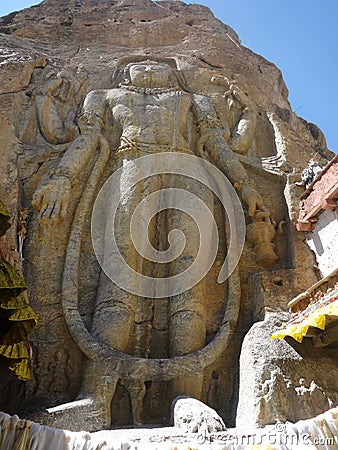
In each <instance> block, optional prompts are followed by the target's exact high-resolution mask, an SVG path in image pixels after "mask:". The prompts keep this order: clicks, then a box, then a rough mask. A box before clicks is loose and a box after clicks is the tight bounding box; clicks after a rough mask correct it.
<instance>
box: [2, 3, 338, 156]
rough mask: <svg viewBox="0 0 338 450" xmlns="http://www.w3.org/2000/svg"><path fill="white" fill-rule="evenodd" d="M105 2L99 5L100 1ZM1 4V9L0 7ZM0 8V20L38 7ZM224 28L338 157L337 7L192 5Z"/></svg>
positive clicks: (308, 5) (232, 4) (14, 4)
mask: <svg viewBox="0 0 338 450" xmlns="http://www.w3.org/2000/svg"><path fill="white" fill-rule="evenodd" d="M102 1H105V0H102ZM3 3H5V4H3ZM38 3H40V2H39V1H34V0H30V1H29V0H11V1H8V2H7V1H6V2H1V3H0V16H3V15H5V14H8V13H9V12H11V11H15V10H19V9H22V8H26V7H28V6H31V5H34V4H38ZM186 3H200V4H203V5H206V6H209V8H210V9H211V10H212V11H213V12H214V14H215V16H216V17H218V18H219V19H221V20H222V22H224V23H226V24H228V25H230V26H231V27H232V28H233V29H234V30H235V31H236V32H237V34H238V35H239V37H240V39H241V41H242V43H243V45H245V46H247V47H249V48H250V49H251V50H253V51H255V52H256V53H259V54H260V55H262V56H264V57H265V58H266V59H268V60H269V61H271V62H273V63H274V64H276V66H277V67H279V69H281V71H282V73H283V77H284V80H285V82H286V85H287V87H288V89H289V92H290V95H289V100H290V102H291V106H292V109H293V110H294V111H295V112H297V114H298V115H299V116H301V117H304V119H306V120H308V121H309V122H314V123H315V124H317V125H318V126H319V127H320V128H321V129H322V131H323V132H324V134H325V136H326V139H327V143H328V147H329V148H330V149H331V150H333V151H335V152H336V153H337V152H338V88H337V84H338V1H337V0H322V1H319V0H283V1H278V2H277V1H271V0H255V1H253V0H236V1H235V0H197V1H193V2H192V1H188V0H186Z"/></svg>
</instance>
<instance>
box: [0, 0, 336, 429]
mask: <svg viewBox="0 0 338 450" xmlns="http://www.w3.org/2000/svg"><path fill="white" fill-rule="evenodd" d="M0 31H1V32H2V33H3V35H2V38H1V39H2V50H1V52H0V57H1V62H2V64H1V65H0V78H1V80H2V83H1V84H0V85H1V88H0V89H1V93H2V94H3V95H1V96H0V129H1V134H0V146H1V148H2V149H3V151H2V152H1V153H0V179H1V186H0V188H1V189H0V190H1V192H0V194H1V198H2V199H3V200H4V201H5V202H6V206H7V207H8V209H9V210H10V212H11V215H12V217H16V213H17V211H19V210H21V209H28V212H29V222H28V228H27V235H26V236H25V237H26V240H25V243H24V245H23V261H24V263H23V264H24V271H25V275H26V278H27V285H28V287H29V289H28V291H29V296H30V298H31V303H32V306H33V307H34V308H35V309H36V310H37V311H38V313H39V319H40V322H39V328H38V331H37V332H36V333H35V335H34V336H33V341H34V348H35V349H36V351H35V352H34V367H33V369H34V374H35V377H34V380H33V381H32V383H30V384H29V385H28V387H27V401H28V403H29V402H31V404H33V406H34V403H35V402H37V400H36V399H37V398H38V399H39V402H40V401H41V404H42V405H44V406H46V407H49V406H52V405H55V404H57V403H59V404H60V403H62V402H68V401H72V400H74V399H75V398H76V396H77V395H78V393H79V392H81V393H83V390H84V386H85V387H86V388H88V390H89V394H93V396H95V395H96V400H97V397H98V392H99V393H100V394H104V395H102V398H101V400H100V414H101V413H102V417H100V420H101V418H102V421H103V422H102V423H101V425H102V424H103V425H104V426H110V422H113V423H116V424H119V423H120V424H121V423H122V422H123V423H131V422H132V421H133V420H135V421H137V422H139V421H140V420H142V421H144V422H148V423H150V422H152V421H153V422H158V421H160V420H164V419H163V418H164V417H168V410H169V405H170V402H171V400H172V398H173V397H174V396H175V395H176V394H179V393H182V392H183V393H187V392H186V390H188V389H195V390H196V392H198V395H197V394H196V396H198V397H200V398H203V399H206V401H207V403H208V404H209V405H210V406H212V407H213V408H215V409H217V410H218V411H219V412H220V415H221V416H222V417H223V418H224V419H226V420H227V421H228V422H229V424H231V423H234V419H235V409H236V408H235V406H236V405H235V404H234V403H233V398H234V386H235V373H236V370H237V365H238V356H239V351H240V345H241V339H242V337H243V335H244V333H245V330H247V329H248V328H249V327H250V326H251V323H252V319H251V315H250V311H251V309H252V308H253V306H254V305H255V301H256V300H255V295H256V288H255V287H253V285H252V283H250V282H249V281H250V280H252V279H253V277H254V276H255V275H256V274H257V273H258V272H261V270H262V267H261V266H260V265H259V264H258V263H257V260H256V254H255V251H253V249H252V248H250V246H249V245H246V246H245V248H244V253H243V256H242V259H241V261H240V265H239V267H238V269H237V270H236V271H235V272H234V276H233V277H232V278H230V279H229V280H228V282H227V285H225V284H219V283H218V281H217V275H218V272H219V268H220V267H221V265H222V262H223V261H224V259H225V256H226V253H227V248H228V244H229V241H228V239H229V224H228V223H227V220H226V218H225V214H224V211H223V210H222V208H221V207H220V204H219V202H218V200H217V199H215V198H214V197H213V195H209V193H207V192H206V191H205V188H204V187H203V185H201V183H198V182H196V183H193V182H191V180H189V182H187V181H184V182H183V181H182V180H179V179H178V178H177V177H175V176H172V177H171V178H170V177H163V179H162V180H160V182H158V181H154V180H152V182H149V183H148V182H145V183H143V184H141V185H139V186H138V187H136V188H135V189H133V190H132V191H131V193H130V195H131V197H130V202H129V203H128V202H127V201H126V203H125V209H124V210H122V212H121V211H120V212H121V216H120V222H119V227H118V230H119V233H120V234H119V235H120V237H121V245H122V247H123V248H124V250H123V251H124V253H125V254H126V255H127V256H126V259H127V260H128V261H129V262H130V264H131V265H132V266H133V267H135V268H138V267H142V268H143V269H144V270H145V272H146V273H148V275H149V274H152V273H153V266H151V265H149V264H148V262H146V263H143V261H142V264H140V259H139V256H137V255H136V256H135V254H136V252H134V249H133V247H132V245H131V240H130V236H129V234H128V232H129V224H128V223H127V220H126V218H127V217H128V214H129V216H130V211H131V210H132V208H131V205H132V204H133V202H136V200H138V201H141V200H143V199H144V198H145V196H146V195H147V193H149V194H150V193H152V192H153V191H154V190H155V188H156V189H157V188H161V187H162V186H163V185H162V184H161V183H162V182H163V183H164V182H166V183H169V185H171V187H176V188H181V189H188V188H191V189H192V191H193V193H195V194H196V193H197V194H200V195H201V196H202V198H203V199H204V200H205V202H206V203H207V204H208V205H209V210H210V211H212V213H213V214H214V215H215V220H216V224H217V227H218V229H219V236H220V240H219V247H218V254H217V258H216V261H215V263H214V266H213V267H212V269H211V270H210V272H209V273H208V275H207V278H206V279H204V280H203V283H201V284H200V285H197V287H195V288H194V289H195V290H194V292H193V293H192V292H191V291H188V293H186V294H185V296H184V298H183V297H182V298H180V297H179V296H177V297H176V298H175V299H174V300H173V299H171V298H169V297H168V298H167V299H165V300H164V301H163V302H159V301H157V300H156V301H155V300H153V299H152V298H150V299H149V298H145V299H142V301H138V300H137V298H135V297H137V296H134V297H133V300H132V301H129V300H130V297H128V295H129V294H128V293H127V294H126V293H125V291H123V290H122V289H117V288H116V287H113V288H112V287H111V286H110V287H109V288H107V286H106V285H105V275H104V274H103V273H102V271H101V268H100V266H99V264H98V263H97V259H96V257H95V254H94V251H93V248H92V241H91V236H90V214H91V211H92V208H93V204H94V200H95V195H97V193H98V191H99V189H100V187H101V185H102V184H103V183H104V181H105V180H106V179H107V178H108V177H109V176H110V175H111V174H112V173H114V172H115V171H116V169H117V168H118V167H120V166H123V161H124V162H125V163H127V161H131V160H135V159H137V158H138V157H139V156H140V155H143V154H145V153H158V152H161V151H168V149H171V150H174V151H181V152H186V153H189V154H190V155H198V156H203V157H205V158H206V159H208V160H209V159H210V160H211V161H212V162H213V163H214V164H216V166H217V167H220V168H221V170H223V172H224V173H225V174H226V176H227V177H229V179H230V182H231V183H232V184H233V185H234V186H235V187H236V183H237V187H238V189H237V188H236V189H237V192H238V194H239V196H240V197H241V200H242V204H243V208H244V212H245V217H246V221H247V223H248V224H249V223H250V222H251V218H250V214H249V210H250V208H252V207H253V208H254V209H255V204H256V203H257V204H260V203H261V202H262V203H263V204H264V205H265V206H266V209H267V211H268V213H269V214H271V217H272V218H273V219H274V220H275V221H277V222H280V221H282V220H286V221H287V222H288V227H287V235H286V236H285V237H281V236H274V230H272V228H271V227H269V226H267V225H266V224H263V225H262V223H260V224H258V225H255V226H256V227H258V226H259V227H260V228H262V230H261V231H260V232H259V233H258V234H257V233H253V234H254V235H255V236H256V237H254V238H252V239H251V240H252V241H255V242H256V243H257V242H259V241H260V239H261V240H262V244H264V245H265V246H266V247H269V248H270V249H271V252H270V253H269V255H270V257H272V256H273V255H274V253H273V250H272V249H273V245H275V247H274V249H275V250H274V251H275V253H276V254H277V255H278V257H279V259H278V261H277V262H276V265H275V266H274V269H275V270H278V269H280V268H290V270H291V268H294V267H296V269H295V278H296V279H297V283H298V285H297V288H298V289H299V288H300V286H304V287H306V285H307V284H311V282H310V281H309V280H311V279H313V278H314V272H313V269H312V266H313V256H312V254H311V253H310V252H309V251H307V249H306V247H305V246H304V244H303V242H302V240H301V239H298V238H297V237H295V236H294V235H293V230H292V227H291V224H290V217H289V216H288V212H289V211H291V214H294V213H295V211H296V209H297V207H298V206H297V205H298V197H299V192H298V190H297V189H298V187H295V186H294V185H293V181H294V178H295V175H294V173H297V172H299V173H300V171H301V169H302V168H303V166H304V165H305V161H307V160H308V159H310V157H311V156H313V155H314V154H315V153H316V152H319V153H320V154H321V155H322V157H323V160H325V158H327V157H330V153H329V152H328V150H327V149H326V147H325V142H324V140H323V139H322V137H321V136H320V133H319V134H318V138H316V139H315V138H314V137H313V136H312V135H311V133H310V132H309V130H308V129H307V127H306V126H305V125H304V121H301V120H300V119H298V118H297V116H295V115H294V114H293V113H292V111H291V110H290V106H289V103H288V101H287V89H286V87H285V84H284V82H283V80H282V78H281V74H280V72H279V70H278V69H277V68H276V67H275V66H274V65H273V64H272V63H270V62H268V61H266V60H264V59H263V58H261V57H260V56H258V55H256V54H254V53H252V52H251V51H250V50H248V49H247V48H245V47H242V46H241V44H240V41H239V39H238V36H237V35H236V33H235V32H234V31H233V30H232V29H231V28H230V27H229V26H227V25H224V24H222V23H220V22H219V21H218V20H216V19H215V18H214V16H213V15H212V13H211V12H210V11H209V10H208V9H207V8H205V7H203V6H199V5H186V4H184V3H182V2H176V1H171V2H164V1H163V2H152V1H150V0H130V1H128V2H117V1H104V2H102V1H98V0H97V1H96V0H95V1H93V0H74V1H73V0H72V1H64V0H46V1H44V2H43V3H42V4H41V5H38V6H36V7H34V8H30V9H27V10H25V11H24V12H18V13H16V14H12V15H10V16H7V17H5V18H2V19H0ZM126 55H127V56H126ZM147 59H149V60H150V61H153V62H152V63H151V70H150V67H149V66H147V65H145V64H144V63H143V62H144V61H145V60H147ZM130 63H132V66H131V69H130V78H131V82H132V83H131V84H130V85H129V87H131V88H133V87H136V88H138V89H140V91H137V90H136V91H135V90H133V89H131V90H128V85H127V83H125V85H124V82H125V80H124V71H125V69H126V67H128V64H130ZM140 63H141V64H140ZM153 63H156V64H153ZM168 67H169V68H170V70H168ZM145 73H147V75H145ZM215 79H217V80H220V79H221V80H223V81H222V83H215V82H214V81H212V80H215ZM233 80H236V86H234V83H233ZM162 88H163V90H162ZM147 89H148V91H147ZM156 89H159V90H158V91H156ZM304 142H306V145H303V143H304ZM220 150H222V151H220ZM321 164H322V163H321ZM93 173H94V178H93ZM94 179H95V180H94ZM93 180H94V181H95V182H93ZM247 181H250V183H247ZM156 184H157V187H156ZM244 185H245V186H247V187H249V188H248V191H247V195H246V197H245V198H244V195H243V191H242V188H243V186H244ZM46 186H47V187H46ZM251 187H252V189H251ZM33 197H34V200H35V201H34V205H35V208H36V209H38V210H40V211H39V213H42V214H41V218H42V219H44V220H42V222H41V223H40V225H39V223H38V215H39V213H37V212H36V211H34V210H33V208H32V206H31V205H32V200H33ZM66 206H67V209H66ZM123 214H124V215H123ZM181 217H182V216H181V215H180V213H173V212H170V213H168V214H165V213H163V214H162V213H161V214H159V215H158V216H157V217H156V220H155V219H154V221H153V222H151V226H150V230H151V231H150V232H149V239H150V240H151V241H152V244H153V245H154V246H155V247H156V246H157V247H156V249H157V250H161V251H165V250H166V249H167V244H168V239H167V238H168V233H169V231H171V228H172V227H173V228H175V226H176V224H177V223H178V222H180V223H183V225H184V227H183V228H185V229H186V230H187V235H188V236H189V237H190V238H192V241H191V242H192V244H191V247H189V246H187V248H188V249H190V248H193V249H195V248H197V234H198V230H197V229H195V228H193V224H192V223H190V222H189V221H185V220H183V219H182V220H181ZM51 218H52V219H57V220H58V221H57V222H50V221H49V219H51ZM249 226H250V225H249ZM13 229H14V230H15V227H13ZM262 236H263V237H262ZM7 239H8V241H9V244H10V245H9V248H15V240H16V236H15V231H13V234H12V235H11V236H9V237H8V238H7ZM272 240H274V242H272ZM74 243H77V244H76V245H75V244H74ZM195 253H196V252H195ZM183 257H184V258H183ZM192 258H193V255H190V254H188V252H187V253H186V254H183V256H182V258H181V262H182V266H184V265H187V264H188V263H189V261H191V259H192ZM272 259H273V258H272ZM272 259H271V258H270V259H269V258H267V260H268V261H270V260H272ZM179 267H180V265H179V264H176V265H175V264H171V265H165V266H161V269H160V270H158V272H156V274H157V275H161V274H162V275H165V274H166V273H169V271H171V270H173V271H175V270H178V269H179ZM299 267H301V268H302V269H301V270H300V269H299ZM65 268H66V269H65ZM69 268H71V269H72V270H73V269H74V268H75V269H76V271H77V272H76V274H77V275H76V277H73V276H72V275H73V273H74V272H72V271H69V270H68V269H69ZM268 268H269V269H270V267H268ZM156 270H157V269H156ZM147 271H148V272H147ZM71 295H72V296H73V297H72V298H73V299H74V297H75V298H76V302H75V303H76V306H75V307H74V303H72V302H70V300H69V299H70V296H71ZM127 297H128V301H127V300H126V301H125V300H124V299H126V298H127ZM98 298H100V301H98ZM128 302H129V303H128ZM105 303H107V304H109V305H108V306H109V307H106V309H105V308H104V307H103V305H105ZM107 304H106V306H107ZM101 306H102V308H101ZM117 307H120V310H119V311H118V313H119V314H117V312H116V310H117V309H118V308H117ZM240 308H241V309H240ZM101 310H102V311H103V314H102V317H101V318H100V317H99V315H100V311H101ZM239 311H241V314H240V315H239ZM66 314H68V315H69V316H71V317H72V318H73V322H71V323H73V325H74V327H72V326H70V327H69V330H68V329H67V326H66V320H65V316H66ZM238 316H239V317H240V319H239V320H240V327H239V330H241V331H239V332H238V333H236V335H235V337H234V339H233V340H232V341H231V344H229V347H228V348H227V350H226V351H225V350H224V352H222V354H219V353H217V352H218V350H217V348H219V345H218V344H219V342H218V341H217V339H218V338H219V335H218V334H217V332H218V331H219V330H223V331H224V330H225V331H224V333H225V334H226V336H227V339H228V338H229V339H230V336H231V333H232V332H233V331H234V330H235V329H236V326H237V318H238ZM123 317H124V319H123V320H122V318H123ZM120 319H121V320H120ZM78 323H80V325H81V326H80V327H79V328H76V327H77V324H78ZM174 329H175V330H176V331H175V333H173V332H172V330H174ZM74 330H75V331H74ZM112 330H113V331H112ZM243 330H244V331H243ZM69 331H70V332H71V333H77V332H78V334H79V335H80V336H82V337H83V339H78V342H77V343H78V345H77V344H75V343H74V341H73V340H72V338H71V337H70V335H69ZM223 331H222V332H223ZM81 333H82V334H81ZM114 333H115V338H114V339H112V338H111V336H112V334H114ZM93 336H94V337H95V339H98V340H100V342H101V344H102V343H103V344H102V345H98V344H97V342H96V341H95V339H93ZM107 336H108V337H107ZM220 336H223V335H222V334H220ZM215 337H216V339H215ZM108 338H109V339H110V338H111V340H110V341H109V339H108ZM219 340H220V339H219ZM227 342H228V341H227ZM87 344H88V346H89V347H90V351H93V353H95V352H96V355H97V358H93V359H94V360H95V361H94V363H93V364H92V362H90V363H88V364H87V363H86V360H85V358H84V357H83V353H82V352H84V353H86V352H87V353H90V351H89V350H88V347H86V345H87ZM188 344H189V345H188ZM104 345H106V346H108V347H109V348H108V350H107V349H105V347H104ZM205 348H206V350H204V349H205ZM215 348H216V350H215ZM61 349H62V351H61ZM106 350H107V352H106ZM117 350H119V351H120V352H122V355H121V353H118V352H117ZM195 351H196V354H195V353H194V352H195ZM191 352H192V353H191ZM87 353H86V354H87ZM187 354H188V356H187ZM96 355H95V356H96ZM112 355H113V356H112ZM126 355H127V356H128V357H129V358H130V361H132V362H133V363H131V366H130V367H132V369H130V367H129V371H128V367H127V366H128V365H127V364H125V365H124V366H123V367H124V369H123V376H121V365H123V364H122V363H121V359H123V358H125V357H126ZM189 355H190V356H189ZM87 356H88V355H87ZM186 356H187V359H188V362H186V361H185V360H184V363H180V361H181V359H179V358H180V357H186ZM174 357H175V358H174ZM136 358H139V359H137V361H136V362H137V364H136V362H135V359H136ZM105 361H106V362H107V364H104V362H105ZM173 361H174V362H175V364H172V362H173ZM96 363H98V364H97V365H95V364H96ZM180 365H181V367H182V370H183V369H184V373H185V376H184V377H182V376H181V377H180V375H181V372H182V371H181V372H180ZM84 367H86V370H84ZM168 367H171V369H172V367H174V369H172V370H173V372H172V373H171V375H170V376H171V377H172V378H177V379H179V381H180V383H176V387H177V386H178V385H179V384H180V385H181V387H180V389H179V388H178V387H177V389H176V391H177V392H174V391H175V389H173V386H172V382H171V381H170V380H169V378H170V377H169V376H168V371H169V369H168ZM171 369H170V370H171ZM84 372H85V375H84V377H83V373H84ZM149 373H151V374H152V375H151V376H149V375H148V374H149ZM187 374H188V375H187ZM215 374H216V375H215ZM155 375H156V376H155ZM155 378H156V379H155ZM135 380H136V382H135ZM101 388H102V389H101ZM81 389H82V390H81ZM100 389H101V391H100ZM94 394H95V395H94ZM44 420H46V422H48V419H44ZM68 422H72V421H71V420H69V419H68ZM74 423H75V422H74ZM77 425H78V422H77ZM70 426H71V423H69V424H68V427H70ZM74 426H75V425H74ZM66 428H67V426H66Z"/></svg>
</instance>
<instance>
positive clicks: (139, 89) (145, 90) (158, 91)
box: [119, 83, 180, 95]
mask: <svg viewBox="0 0 338 450" xmlns="http://www.w3.org/2000/svg"><path fill="white" fill-rule="evenodd" d="M119 87H120V88H123V89H127V90H128V91H132V92H137V93H138V94H146V95H156V94H167V93H169V92H180V91H179V89H178V87H168V88H167V87H164V88H144V87H140V86H133V85H132V84H123V83H120V85H119Z"/></svg>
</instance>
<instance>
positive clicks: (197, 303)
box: [167, 184, 213, 399]
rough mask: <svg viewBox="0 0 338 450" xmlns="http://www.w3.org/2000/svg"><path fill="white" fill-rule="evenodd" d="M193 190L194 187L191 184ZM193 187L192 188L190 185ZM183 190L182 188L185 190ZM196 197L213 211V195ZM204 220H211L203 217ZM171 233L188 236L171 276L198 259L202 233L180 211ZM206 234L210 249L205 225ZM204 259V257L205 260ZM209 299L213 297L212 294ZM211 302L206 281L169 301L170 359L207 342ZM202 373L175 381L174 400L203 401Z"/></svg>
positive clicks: (200, 192) (201, 192)
mask: <svg viewBox="0 0 338 450" xmlns="http://www.w3.org/2000/svg"><path fill="white" fill-rule="evenodd" d="M192 185H193V186H194V184H192ZM190 186H191V185H190ZM182 188H183V186H182ZM194 193H195V194H196V195H197V196H198V197H199V198H200V199H201V200H202V201H203V202H204V203H205V204H206V205H207V206H209V208H210V211H211V212H212V211H213V197H212V194H211V193H210V192H209V191H208V190H207V189H206V188H204V187H201V186H200V185H199V184H196V185H195V186H194ZM200 219H201V220H207V221H208V220H209V219H207V218H206V217H205V215H203V217H202V218H200ZM167 223H168V231H169V230H170V229H173V228H178V229H180V230H181V231H183V233H184V234H185V236H186V247H185V249H184V251H183V253H182V254H181V255H180V257H179V258H177V259H176V260H175V261H174V262H173V263H172V265H171V273H170V275H171V276H172V275H174V274H178V273H182V272H184V271H185V270H186V269H187V268H188V267H189V266H190V265H191V264H192V263H193V262H194V261H195V259H196V256H197V252H198V249H199V245H200V242H199V239H200V236H199V230H198V227H196V225H195V224H194V222H193V221H192V219H191V218H189V216H188V215H187V214H185V213H183V212H181V211H174V212H173V213H172V214H169V215H168V222H167ZM204 227H205V229H206V230H210V232H207V233H206V234H204V240H206V241H204V244H205V245H206V247H207V248H211V245H209V242H211V239H212V238H213V236H212V226H209V224H208V223H204ZM203 257H205V256H204V255H202V258H203ZM209 295H210V294H209ZM207 299H208V292H207V285H206V278H205V277H204V278H202V280H201V281H200V282H199V283H198V284H197V285H196V286H194V287H192V288H191V289H189V290H188V291H186V292H183V293H182V294H179V295H176V296H173V297H171V298H170V301H169V348H170V356H172V357H173V356H180V355H186V354H188V353H191V352H193V351H196V350H198V349H201V348H202V347H204V345H205V339H206V308H207V305H206V300H207ZM202 386H203V373H193V374H191V376H190V375H188V376H186V375H184V376H181V377H178V378H176V379H175V380H174V381H173V385H172V397H173V398H174V397H175V396H177V395H188V396H192V397H194V398H197V399H200V398H201V395H202Z"/></svg>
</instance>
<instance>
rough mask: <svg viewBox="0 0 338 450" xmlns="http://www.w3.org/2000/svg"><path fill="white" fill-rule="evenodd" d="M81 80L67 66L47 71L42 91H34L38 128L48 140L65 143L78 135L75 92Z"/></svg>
mask: <svg viewBox="0 0 338 450" xmlns="http://www.w3.org/2000/svg"><path fill="white" fill-rule="evenodd" d="M82 83H83V80H80V81H78V80H77V79H76V78H75V77H74V75H73V74H72V73H70V72H69V71H66V70H60V71H58V70H50V71H49V72H48V73H47V74H46V85H45V86H44V92H41V93H39V94H37V95H36V103H37V113H38V119H39V125H40V130H41V133H42V135H43V136H44V138H45V139H46V140H47V141H48V142H50V143H52V144H64V143H67V142H70V141H72V140H74V139H75V137H76V136H77V135H78V133H79V130H78V127H77V124H76V114H77V99H76V95H77V93H78V91H79V90H80V88H81V84H82Z"/></svg>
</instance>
